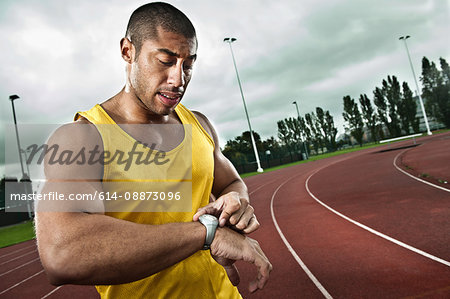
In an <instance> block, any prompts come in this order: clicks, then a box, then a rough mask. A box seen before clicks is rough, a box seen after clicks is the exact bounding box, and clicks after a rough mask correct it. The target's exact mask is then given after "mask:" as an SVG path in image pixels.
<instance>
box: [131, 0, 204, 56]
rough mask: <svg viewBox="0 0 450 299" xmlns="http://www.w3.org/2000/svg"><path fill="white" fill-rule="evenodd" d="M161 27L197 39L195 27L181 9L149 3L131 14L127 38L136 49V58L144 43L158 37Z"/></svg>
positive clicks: (163, 4) (162, 3)
mask: <svg viewBox="0 0 450 299" xmlns="http://www.w3.org/2000/svg"><path fill="white" fill-rule="evenodd" d="M159 26H161V28H162V29H163V30H165V31H168V32H174V33H178V34H181V35H183V36H185V37H186V38H197V36H196V33H195V28H194V25H192V23H191V21H190V20H189V19H188V17H187V16H186V15H185V14H184V13H183V12H181V11H180V10H179V9H177V8H176V7H174V6H172V5H170V4H168V3H164V2H152V3H147V4H145V5H142V6H141V7H139V8H137V9H136V10H135V11H134V12H133V13H132V14H131V17H130V20H129V21H128V26H127V32H126V33H125V37H126V38H128V39H129V40H130V41H131V42H132V43H133V45H134V47H135V48H136V56H138V55H139V51H140V50H141V47H142V44H143V42H144V41H146V40H148V39H156V38H157V37H158V27H159Z"/></svg>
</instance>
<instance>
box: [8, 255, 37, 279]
mask: <svg viewBox="0 0 450 299" xmlns="http://www.w3.org/2000/svg"><path fill="white" fill-rule="evenodd" d="M37 260H39V258H38V257H37V258H35V259H34V260H31V261H29V262H26V263H25V264H22V265H20V266H18V267H15V268H14V269H11V270H9V271H6V272H3V273H2V274H0V276H3V275H6V274H8V273H11V272H13V271H15V270H17V269H20V268H22V267H25V266H26V265H29V264H31V263H34V262H35V261H37Z"/></svg>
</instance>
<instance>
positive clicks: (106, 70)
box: [0, 0, 450, 147]
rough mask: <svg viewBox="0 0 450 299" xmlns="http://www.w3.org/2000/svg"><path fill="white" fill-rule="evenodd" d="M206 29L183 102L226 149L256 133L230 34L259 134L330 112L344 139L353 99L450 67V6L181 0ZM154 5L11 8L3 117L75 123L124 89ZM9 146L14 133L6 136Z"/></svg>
mask: <svg viewBox="0 0 450 299" xmlns="http://www.w3.org/2000/svg"><path fill="white" fill-rule="evenodd" d="M169 2H170V3H172V4H174V5H175V6H176V7H178V8H179V9H181V10H182V11H183V12H185V14H186V15H187V16H188V17H189V18H190V19H191V20H192V22H193V23H194V26H195V27H196V30H197V34H198V39H199V49H198V55H199V58H198V61H197V63H196V66H195V69H194V76H193V79H192V81H191V83H190V86H189V88H188V89H187V94H186V95H185V98H184V99H183V103H184V104H185V105H186V106H188V107H189V108H191V109H194V110H199V111H201V112H203V113H204V114H206V115H207V116H208V117H209V118H210V120H211V121H212V123H213V124H214V125H215V126H216V129H217V131H218V132H219V135H220V140H221V146H222V147H223V146H224V143H225V141H226V140H228V139H231V138H233V137H235V136H237V135H240V133H241V132H242V131H245V130H247V129H248V127H247V123H246V121H245V114H244V110H243V106H242V99H241V97H240V93H239V88H238V85H237V81H236V76H235V73H234V68H233V64H232V60H231V54H230V49H229V48H228V45H227V44H224V43H223V42H222V41H223V38H224V37H235V38H237V42H235V43H234V44H233V50H234V53H235V57H236V62H237V66H238V69H239V72H240V76H241V80H242V84H243V89H244V95H245V98H246V101H247V105H248V109H249V113H250V118H251V122H252V126H253V129H254V130H255V131H257V132H258V133H260V135H262V137H264V138H268V137H270V136H276V135H277V125H276V122H277V121H278V120H280V119H283V118H285V117H294V116H296V111H295V106H294V105H292V104H291V103H292V101H294V100H295V101H297V102H299V103H300V112H301V114H304V113H306V112H310V111H313V110H314V109H315V107H317V106H320V107H322V108H324V109H325V110H330V112H331V114H332V115H333V116H334V118H335V122H336V124H337V126H338V128H339V130H340V132H343V120H342V97H343V96H345V95H347V94H348V95H351V96H352V97H354V98H358V97H359V95H360V94H361V93H367V94H368V95H369V97H372V91H373V89H374V87H375V86H379V85H380V82H381V80H382V79H383V78H386V76H387V75H388V74H390V75H396V76H397V77H398V78H399V80H401V81H407V82H408V83H409V85H410V87H411V88H413V87H414V81H413V76H412V74H411V69H410V67H409V63H408V60H407V56H406V52H405V48H404V46H403V44H402V42H400V41H399V40H398V37H399V36H402V35H411V38H410V39H409V40H408V46H409V49H410V53H411V57H412V60H413V64H414V68H415V70H416V74H417V75H420V72H421V58H422V57H423V56H426V57H428V58H429V59H431V60H433V61H435V62H438V59H439V57H444V58H445V59H447V61H448V60H450V59H449V58H450V43H449V36H450V34H449V33H450V30H449V29H450V26H449V24H450V22H449V21H450V20H449V16H450V1H448V0H379V1H373V0H348V1H344V0H289V1H283V0H280V1H273V0H272V1H268V0H260V1H257V0H248V1H245V0H241V1H238V0H232V1H206V0H190V1H169ZM144 3H145V2H144V1H121V0H107V1H106V0H99V1H88V0H77V1H58V0H52V1H32V0H22V1H21V0H17V1H12V0H9V1H6V0H2V1H1V3H0V35H1V36H2V43H1V45H0V47H1V48H0V50H1V53H2V55H1V56H0V65H1V69H0V97H1V100H0V110H1V114H0V120H1V122H2V124H3V125H4V124H6V123H11V122H12V115H11V106H10V102H9V101H8V96H9V95H10V94H18V95H20V96H21V99H20V100H18V101H16V112H17V117H18V121H19V122H21V123H65V122H69V121H71V119H72V117H73V115H74V112H76V111H78V110H87V109H89V108H90V107H92V106H93V105H94V104H96V103H100V102H102V101H104V100H106V99H108V98H109V97H111V96H112V95H114V94H115V93H117V92H118V91H120V89H121V88H122V86H123V85H124V67H125V65H124V62H123V61H122V59H121V57H120V52H119V41H120V39H121V37H122V36H123V35H124V32H125V28H126V24H127V22H128V18H129V16H130V14H131V13H132V11H133V10H134V9H135V8H137V7H138V6H140V5H141V4H144ZM2 139H3V138H2Z"/></svg>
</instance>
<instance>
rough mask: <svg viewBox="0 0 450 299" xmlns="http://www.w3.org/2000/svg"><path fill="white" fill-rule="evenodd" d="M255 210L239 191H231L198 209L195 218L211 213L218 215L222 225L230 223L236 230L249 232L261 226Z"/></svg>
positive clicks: (195, 219) (196, 219)
mask: <svg viewBox="0 0 450 299" xmlns="http://www.w3.org/2000/svg"><path fill="white" fill-rule="evenodd" d="M254 211H255V210H254V209H253V207H252V206H251V205H250V204H249V203H248V200H246V199H242V198H240V196H239V193H238V192H229V193H227V194H224V195H222V196H220V197H219V198H218V199H217V200H216V201H214V202H212V203H210V204H208V205H207V206H204V207H202V208H200V209H198V210H197V213H195V215H194V217H193V220H194V221H198V218H199V217H200V216H201V215H203V214H210V215H214V216H216V217H218V219H219V225H220V227H224V226H225V225H227V224H228V225H229V226H230V227H232V228H234V229H235V230H238V231H240V232H243V233H245V234H249V233H251V232H254V231H255V230H257V229H258V228H259V222H258V220H257V219H256V216H255V214H254Z"/></svg>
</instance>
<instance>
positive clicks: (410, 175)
mask: <svg viewBox="0 0 450 299" xmlns="http://www.w3.org/2000/svg"><path fill="white" fill-rule="evenodd" d="M405 151H406V150H404V151H403V152H401V153H399V154H398V155H397V156H395V159H394V162H392V164H394V166H395V168H397V170H398V171H400V172H402V173H404V174H406V175H407V176H409V177H412V178H413V179H415V180H417V181H419V182H422V183H424V184H427V185H430V186H431V187H435V188H438V189H441V190H443V191H447V192H450V189H447V188H444V187H441V186H438V185H435V184H433V183H430V182H427V181H425V180H422V179H419V178H417V177H415V176H413V175H412V174H410V173H407V172H406V171H404V170H403V169H401V168H400V167H398V166H397V158H398V157H399V156H400V155H401V154H403V153H404V152H405Z"/></svg>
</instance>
